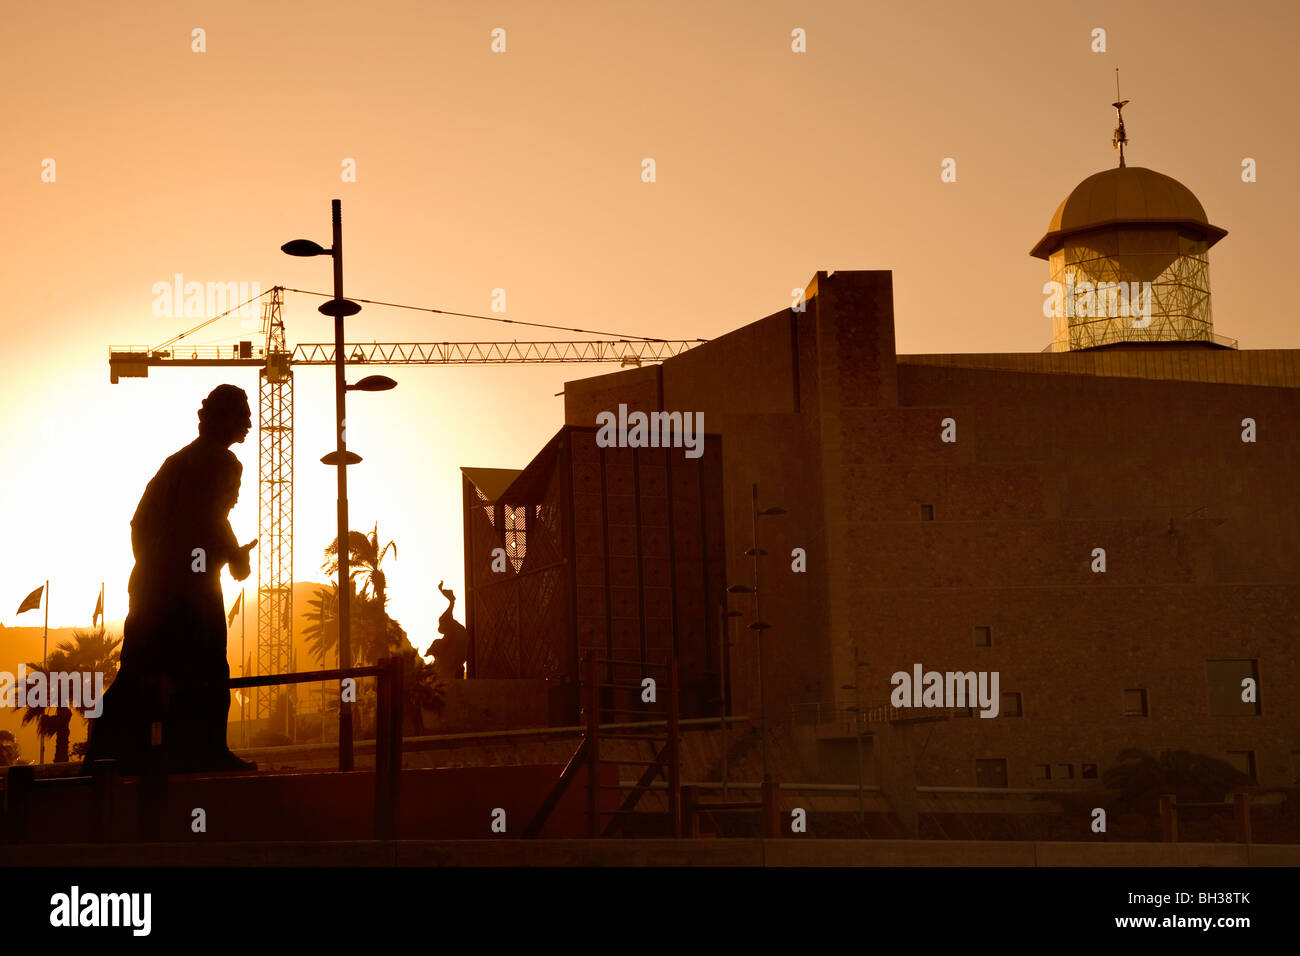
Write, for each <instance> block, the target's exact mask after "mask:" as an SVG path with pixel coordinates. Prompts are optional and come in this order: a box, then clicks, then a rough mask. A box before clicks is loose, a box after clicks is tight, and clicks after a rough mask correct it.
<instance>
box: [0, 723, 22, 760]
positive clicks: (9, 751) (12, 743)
mask: <svg viewBox="0 0 1300 956" xmlns="http://www.w3.org/2000/svg"><path fill="white" fill-rule="evenodd" d="M21 757H22V750H21V749H20V748H19V746H18V741H17V740H16V739H15V738H14V735H13V733H12V732H10V731H8V730H0V767H12V766H13V765H14V764H16V763H17V762H18V761H19V759H20V758H21Z"/></svg>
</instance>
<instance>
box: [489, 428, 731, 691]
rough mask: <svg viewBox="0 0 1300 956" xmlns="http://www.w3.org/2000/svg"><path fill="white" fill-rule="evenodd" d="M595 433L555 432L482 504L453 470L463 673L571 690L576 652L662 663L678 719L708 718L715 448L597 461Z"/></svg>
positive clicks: (720, 573)
mask: <svg viewBox="0 0 1300 956" xmlns="http://www.w3.org/2000/svg"><path fill="white" fill-rule="evenodd" d="M595 434H596V432H595V429H593V428H577V427H566V428H564V429H562V430H561V431H560V432H559V434H557V435H556V436H555V438H554V439H552V441H551V442H550V443H548V445H547V446H546V448H545V449H543V451H542V452H541V453H539V454H538V456H537V457H536V458H535V459H534V460H533V462H532V463H531V464H530V465H529V466H528V468H526V469H525V470H524V471H523V472H521V473H520V474H519V475H518V477H516V478H515V479H514V480H513V482H511V483H510V485H509V487H507V488H506V489H505V490H504V491H502V492H501V493H500V494H499V495H497V497H496V498H495V499H494V498H493V497H492V496H491V494H490V492H489V491H485V490H484V489H483V488H481V487H479V486H478V485H477V484H475V481H474V480H473V470H472V469H470V470H467V471H466V476H465V547H466V556H465V564H466V582H467V587H468V589H469V599H468V601H467V604H466V606H467V608H468V611H467V626H468V628H469V631H470V641H471V671H470V674H471V676H473V677H480V678H487V677H495V678H505V677H511V678H547V679H558V680H567V681H571V682H576V680H577V678H578V661H579V659H580V657H581V655H582V654H583V653H584V652H586V651H587V650H595V651H597V652H598V653H599V654H600V655H601V656H603V657H609V658H615V659H618V660H624V661H634V662H653V663H662V662H666V661H667V660H668V659H669V658H670V657H672V656H674V654H675V656H676V657H677V659H678V668H679V674H680V683H681V685H682V705H683V711H682V713H683V715H684V716H689V715H702V714H716V713H717V696H718V687H719V686H720V681H719V676H720V670H719V654H720V652H721V650H720V645H719V640H718V614H717V608H718V605H719V603H720V602H721V601H722V598H723V591H724V587H725V581H724V576H725V567H724V554H725V549H724V542H723V518H722V514H723V508H722V467H721V465H722V463H721V440H720V439H719V438H718V437H717V436H709V437H707V438H706V440H705V447H704V454H703V456H702V457H700V458H696V459H691V458H687V457H686V456H685V454H684V452H683V450H682V449H659V448H641V449H633V448H600V447H598V446H597V445H596V441H595ZM495 549H501V550H495ZM494 551H495V554H496V557H497V561H496V568H497V570H493V556H494ZM502 556H504V557H505V559H506V560H504V561H502V560H501V557H502ZM632 670H636V668H635V667H632ZM618 676H619V677H620V679H623V678H626V677H627V676H628V674H626V673H624V674H620V675H618ZM609 703H610V705H611V706H614V707H620V708H621V707H623V706H625V704H624V703H623V702H615V701H612V700H611V701H610V702H609Z"/></svg>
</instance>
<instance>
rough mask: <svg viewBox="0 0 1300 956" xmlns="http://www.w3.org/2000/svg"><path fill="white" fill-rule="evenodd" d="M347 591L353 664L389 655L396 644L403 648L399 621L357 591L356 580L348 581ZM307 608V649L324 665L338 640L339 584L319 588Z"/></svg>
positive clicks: (402, 635)
mask: <svg viewBox="0 0 1300 956" xmlns="http://www.w3.org/2000/svg"><path fill="white" fill-rule="evenodd" d="M348 590H349V591H350V593H351V601H350V605H349V606H350V608H351V611H352V617H351V627H350V629H349V630H350V632H351V638H352V641H351V644H352V658H353V660H352V663H353V664H354V665H356V666H360V665H363V664H369V663H372V662H374V661H377V660H379V659H380V658H382V657H387V656H388V655H389V654H390V653H391V652H392V650H393V648H394V647H400V644H398V643H397V639H398V638H399V637H404V632H402V629H401V627H400V626H399V625H398V624H397V622H396V621H393V620H392V619H390V618H389V617H388V615H387V613H385V612H384V609H383V607H382V606H381V605H380V604H379V601H378V600H377V599H376V598H373V597H365V596H363V595H360V594H358V593H357V583H356V581H350V582H349V587H348ZM308 607H310V608H311V611H310V616H311V620H310V622H309V623H308V624H307V626H306V627H305V628H303V636H305V637H306V638H307V648H308V650H310V651H311V655H312V657H314V658H315V659H316V663H317V664H318V665H319V666H321V667H324V666H325V662H326V661H327V660H328V659H330V658H331V657H332V656H333V654H334V653H335V648H336V647H337V646H338V642H339V621H338V617H339V586H338V585H337V584H331V585H330V587H329V588H328V589H326V588H317V589H316V596H315V597H313V598H312V599H311V600H310V601H309V602H308ZM394 629H396V631H394Z"/></svg>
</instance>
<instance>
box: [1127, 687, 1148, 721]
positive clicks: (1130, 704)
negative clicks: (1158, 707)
mask: <svg viewBox="0 0 1300 956" xmlns="http://www.w3.org/2000/svg"><path fill="white" fill-rule="evenodd" d="M1146 715H1147V692H1146V691H1145V690H1143V689H1142V688H1140V687H1130V688H1128V689H1127V690H1125V691H1124V716H1125V717H1145V716H1146Z"/></svg>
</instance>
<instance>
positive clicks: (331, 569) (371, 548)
mask: <svg viewBox="0 0 1300 956" xmlns="http://www.w3.org/2000/svg"><path fill="white" fill-rule="evenodd" d="M389 549H391V550H392V552H393V557H397V544H396V542H393V541H389V542H388V544H386V545H384V546H383V548H380V547H379V522H378V521H376V522H375V527H374V530H372V531H371V532H370V534H369V536H367V535H364V534H362V533H361V532H360V531H349V532H348V576H349V577H354V576H359V575H363V576H364V581H363V584H362V588H361V594H362V595H363V596H364V595H365V594H366V591H367V589H369V591H370V594H371V596H372V597H374V598H375V599H376V600H378V601H379V606H380V607H381V608H382V607H387V606H388V595H387V584H388V581H387V578H386V577H385V576H384V572H383V569H382V568H381V567H380V565H381V564H383V561H384V555H386V554H387V553H388V552H389ZM321 568H322V569H323V570H324V571H325V573H326V574H329V575H335V574H338V572H339V539H338V538H335V539H334V540H333V541H331V542H330V543H329V546H328V547H326V548H325V563H324V564H322V565H321Z"/></svg>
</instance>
